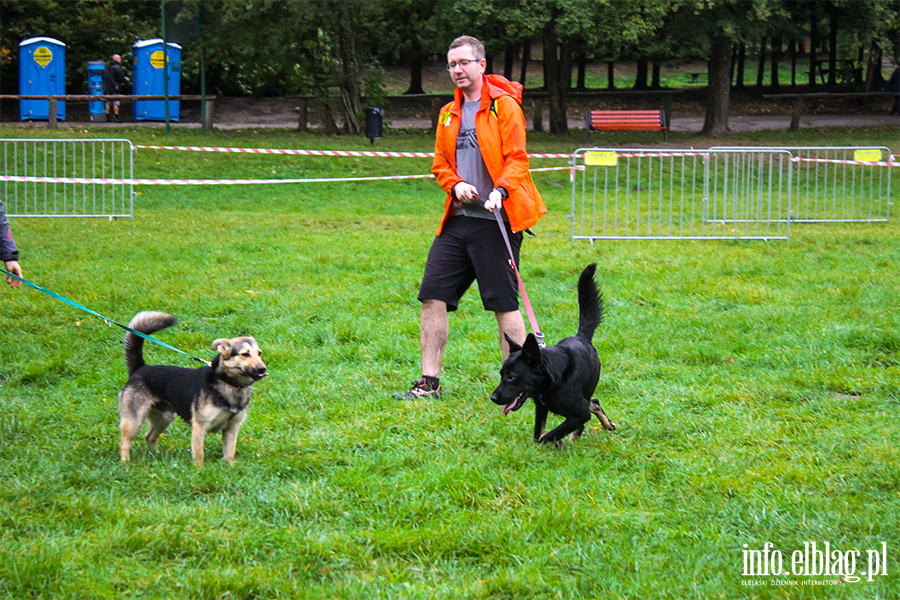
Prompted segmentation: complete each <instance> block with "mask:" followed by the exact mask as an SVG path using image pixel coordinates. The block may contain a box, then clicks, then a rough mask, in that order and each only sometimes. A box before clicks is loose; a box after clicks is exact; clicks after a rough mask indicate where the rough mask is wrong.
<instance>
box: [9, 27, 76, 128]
mask: <svg viewBox="0 0 900 600" xmlns="http://www.w3.org/2000/svg"><path fill="white" fill-rule="evenodd" d="M65 93H66V45H65V44H63V43H62V42H61V41H59V40H54V39H53V38H48V37H33V38H28V39H27V40H22V41H21V42H20V43H19V94H21V95H23V96H62V95H64V94H65ZM19 117H20V118H21V119H41V120H48V119H49V118H50V101H49V100H19ZM65 117H66V103H65V101H62V100H60V101H59V102H57V103H56V118H57V119H64V118H65Z"/></svg>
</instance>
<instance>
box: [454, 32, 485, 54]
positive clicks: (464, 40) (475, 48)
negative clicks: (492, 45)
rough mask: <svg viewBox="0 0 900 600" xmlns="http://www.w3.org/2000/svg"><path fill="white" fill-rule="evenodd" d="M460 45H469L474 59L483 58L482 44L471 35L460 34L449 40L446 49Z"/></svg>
mask: <svg viewBox="0 0 900 600" xmlns="http://www.w3.org/2000/svg"><path fill="white" fill-rule="evenodd" d="M460 46H469V47H470V48H472V54H473V55H475V60H483V59H484V44H483V43H482V42H481V40H479V39H478V38H474V37H472V36H471V35H461V36H459V37H458V38H456V39H455V40H453V41H452V42H450V48H448V50H453V49H454V48H459V47H460Z"/></svg>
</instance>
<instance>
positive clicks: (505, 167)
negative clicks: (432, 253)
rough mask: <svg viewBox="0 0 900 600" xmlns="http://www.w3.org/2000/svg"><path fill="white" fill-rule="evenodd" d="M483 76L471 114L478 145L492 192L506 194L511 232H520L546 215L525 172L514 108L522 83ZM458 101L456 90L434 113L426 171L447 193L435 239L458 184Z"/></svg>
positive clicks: (521, 128) (520, 124)
mask: <svg viewBox="0 0 900 600" xmlns="http://www.w3.org/2000/svg"><path fill="white" fill-rule="evenodd" d="M482 77H484V85H483V86H482V89H481V106H480V107H479V108H478V112H477V113H475V132H476V134H477V135H478V145H479V146H480V147H481V155H482V157H484V164H485V166H486V167H487V170H488V173H490V175H491V179H492V180H493V182H494V187H502V188H504V189H505V190H506V191H507V193H508V194H509V197H508V198H506V199H505V200H504V201H503V207H504V208H505V209H506V214H507V216H508V217H509V224H510V227H511V228H512V230H513V232H519V231H522V230H524V229H528V228H529V227H532V226H533V225H534V224H535V223H537V222H538V220H539V219H540V218H541V216H543V215H544V213H546V212H547V207H546V206H544V201H543V199H542V198H541V194H540V193H539V192H538V190H537V187H535V185H534V182H533V181H532V180H531V173H529V171H528V154H527V153H526V151H525V115H523V114H522V109H521V108H519V104H521V103H522V84H520V83H517V82H514V81H509V80H507V79H506V78H505V77H501V76H500V75H483V76H482ZM462 102H463V94H462V90H460V89H459V88H457V89H456V91H455V92H454V98H453V102H450V103H448V104H446V105H444V107H443V108H441V112H440V113H439V119H438V125H437V135H436V137H435V143H434V162H433V164H432V167H431V172H432V173H434V177H435V179H437V182H438V184H439V185H440V186H441V188H442V189H443V190H445V191H446V192H447V198H446V200H445V202H444V217H443V219H441V224H440V226H439V227H438V231H437V234H438V235H441V230H442V229H443V227H444V223H445V222H446V221H447V217H448V216H449V214H450V203H451V202H452V201H453V193H452V190H453V186H455V185H456V184H457V183H459V182H460V181H463V180H462V178H460V176H459V175H457V173H456V138H457V136H458V135H459V124H460V114H461V112H462ZM483 200H487V198H483Z"/></svg>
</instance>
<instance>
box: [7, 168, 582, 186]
mask: <svg viewBox="0 0 900 600" xmlns="http://www.w3.org/2000/svg"><path fill="white" fill-rule="evenodd" d="M571 168H572V167H542V168H539V169H531V171H564V170H569V169H571ZM579 168H583V167H579ZM433 178H434V175H432V174H430V173H429V174H427V175H384V176H377V177H331V178H324V177H323V178H306V179H108V178H101V177H26V176H23V175H0V181H17V182H23V183H75V184H84V185H87V184H105V185H110V184H116V185H254V184H268V183H345V182H348V181H389V180H399V179H433Z"/></svg>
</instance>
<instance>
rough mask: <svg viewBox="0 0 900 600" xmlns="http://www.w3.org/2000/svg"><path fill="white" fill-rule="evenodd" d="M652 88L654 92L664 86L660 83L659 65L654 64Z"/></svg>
mask: <svg viewBox="0 0 900 600" xmlns="http://www.w3.org/2000/svg"><path fill="white" fill-rule="evenodd" d="M650 87H651V88H652V89H654V90H658V89H661V88H662V84H661V83H660V81H659V63H657V62H654V63H653V76H652V78H651V82H650Z"/></svg>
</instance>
